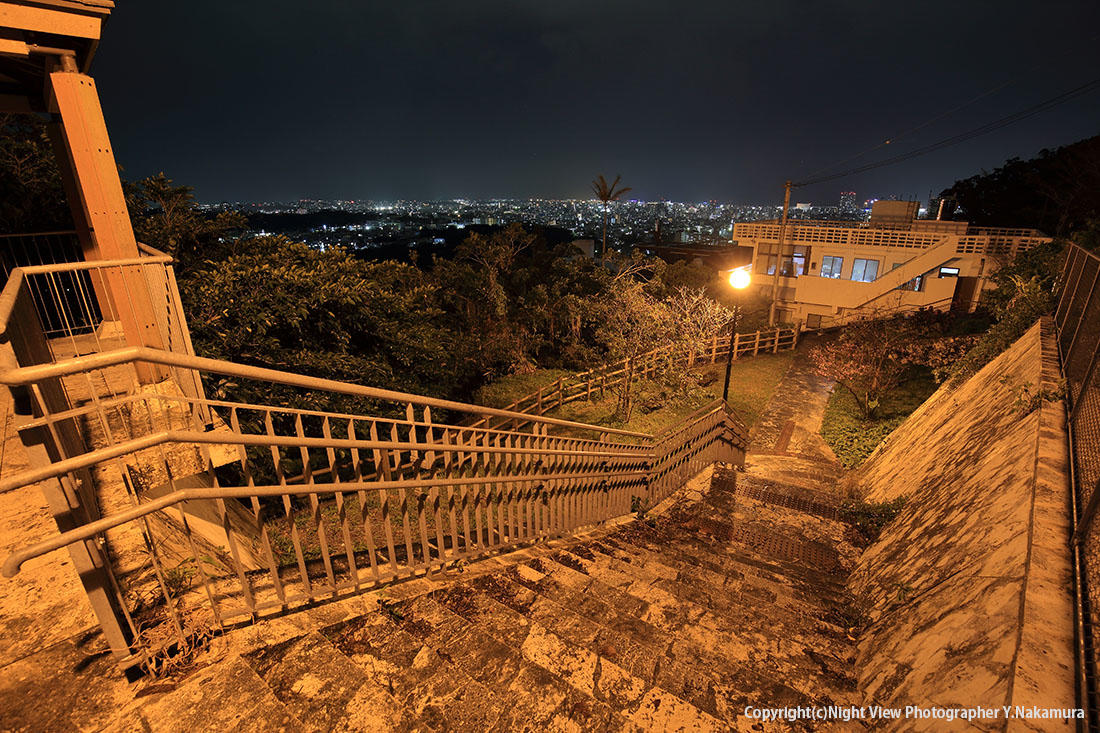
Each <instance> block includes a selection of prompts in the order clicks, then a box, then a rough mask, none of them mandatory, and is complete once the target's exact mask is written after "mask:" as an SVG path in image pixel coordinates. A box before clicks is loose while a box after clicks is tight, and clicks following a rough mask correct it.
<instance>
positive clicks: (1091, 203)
mask: <svg viewBox="0 0 1100 733" xmlns="http://www.w3.org/2000/svg"><path fill="white" fill-rule="evenodd" d="M940 197H941V198H944V199H947V200H949V201H953V202H954V203H955V204H957V205H958V207H959V208H960V209H961V211H959V212H958V214H957V216H956V218H959V219H965V220H967V221H969V222H971V223H973V224H978V225H981V226H1006V227H1034V228H1036V229H1039V230H1040V231H1044V232H1047V233H1048V234H1053V235H1058V236H1066V235H1068V234H1069V233H1070V232H1074V231H1078V230H1081V229H1085V228H1087V227H1089V226H1090V222H1095V221H1097V220H1100V135H1098V136H1095V137H1091V138H1088V139H1086V140H1081V141H1079V142H1076V143H1073V144H1072V145H1066V146H1064V147H1061V148H1057V149H1055V150H1043V151H1041V152H1040V153H1039V155H1038V156H1036V157H1034V158H1031V159H1030V160H1020V159H1019V158H1013V159H1011V160H1009V161H1007V162H1006V163H1005V164H1004V165H1002V166H1001V167H999V168H996V169H994V170H993V171H991V172H983V173H981V174H980V175H976V176H972V177H970V178H967V179H964V180H961V181H956V182H955V184H954V185H953V186H951V187H950V188H948V189H946V190H944V191H943V192H942V193H940Z"/></svg>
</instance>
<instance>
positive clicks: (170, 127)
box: [92, 0, 1100, 204]
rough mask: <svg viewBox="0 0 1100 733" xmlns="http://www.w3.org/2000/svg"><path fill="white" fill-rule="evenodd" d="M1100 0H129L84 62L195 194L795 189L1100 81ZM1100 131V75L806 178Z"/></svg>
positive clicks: (909, 180)
mask: <svg viewBox="0 0 1100 733" xmlns="http://www.w3.org/2000/svg"><path fill="white" fill-rule="evenodd" d="M1098 28H1100V3H1098V2H1096V0H1061V1H1060V0H1043V1H1042V2H1036V0H996V1H995V2H970V1H967V0H957V1H956V2H943V3H941V2H915V3H883V2H870V1H868V2H854V1H850V2H827V1H825V0H806V1H802V2H798V1H795V0H752V1H751V2H749V1H746V0H722V1H720V2H716V1H707V2H703V1H696V2H650V1H647V0H633V1H631V2H623V1H620V0H583V1H581V0H553V1H546V2H533V1H528V0H463V1H462V2H455V1H454V0H386V1H385V2H382V1H380V0H369V2H359V1H356V0H310V2H293V3H291V2H284V1H283V0H265V1H264V2H245V1H244V0H240V1H237V0H232V1H227V0H219V1H217V2H213V1H211V0H190V1H189V2H186V3H176V2H162V1H160V0H144V1H142V2H138V1H136V0H118V2H117V7H116V8H115V11H114V13H113V15H112V17H111V19H110V20H109V22H108V24H107V27H106V30H105V33H104V38H103V42H102V44H101V45H100V50H99V52H98V55H97V57H96V60H95V62H94V64H93V67H92V74H93V75H94V76H95V77H96V80H97V83H98V86H99V90H100V94H101V97H102V100H103V105H104V110H105V113H106V116H107V123H108V128H109V129H110V131H111V135H112V139H113V142H114V147H115V151H116V156H117V158H118V160H119V163H120V164H121V165H122V166H123V168H124V175H125V176H126V177H128V178H139V177H142V176H145V175H148V174H151V173H155V172H157V171H161V170H163V171H164V172H165V173H167V174H168V175H169V176H170V177H171V178H173V179H175V180H176V181H177V182H180V183H187V184H189V185H192V186H195V188H196V195H197V197H198V198H199V200H200V201H220V200H234V201H260V200H291V199H297V198H303V197H306V198H343V199H378V200H390V199H397V198H412V199H436V198H454V197H465V198H490V197H515V198H527V197H548V198H571V197H578V198H588V197H589V196H590V194H589V181H591V180H592V178H593V177H595V175H596V174H597V173H605V174H607V175H608V176H609V177H611V176H614V175H615V174H617V173H621V174H622V176H623V179H624V182H625V183H626V184H627V185H630V186H633V188H634V191H633V193H631V194H630V197H631V198H633V197H637V198H641V199H666V198H667V199H672V200H680V201H695V200H704V199H716V200H719V201H734V202H739V203H779V202H780V201H781V199H782V182H783V180H785V179H786V178H788V177H789V178H793V179H795V180H799V179H802V178H805V177H806V176H808V175H809V174H811V173H814V172H815V171H816V170H818V169H820V168H823V167H826V166H831V165H833V164H834V163H837V162H839V161H841V160H844V159H846V158H849V157H851V156H853V155H855V154H857V153H860V152H861V151H864V150H866V149H868V148H871V147H873V146H875V145H876V144H878V143H880V142H882V141H883V140H884V139H886V138H888V137H890V136H893V135H896V134H898V133H900V132H903V131H905V130H908V129H911V128H913V127H916V126H918V125H920V124H921V123H924V122H926V121H928V120H929V119H930V118H933V117H935V116H937V115H939V114H941V113H943V112H946V111H948V110H950V109H951V108H954V107H956V106H958V105H960V104H964V103H966V102H968V101H970V100H972V99H973V98H974V97H977V96H978V95H980V94H982V93H983V92H987V91H989V90H990V89H992V88H994V87H997V86H998V85H1001V84H1003V83H1005V82H1009V84H1008V86H1006V87H1004V88H1003V89H1000V90H999V91H997V92H995V93H993V94H991V95H989V96H986V97H984V98H982V99H981V100H979V101H978V102H976V103H974V104H972V105H971V106H969V107H967V108H965V109H964V110H962V111H959V112H957V113H954V114H952V115H950V116H949V117H947V118H946V119H943V120H940V121H938V122H936V123H934V124H932V125H929V126H928V127H926V128H924V129H922V130H921V131H920V132H918V133H915V134H913V135H911V136H908V137H903V138H901V139H899V140H898V141H897V142H896V143H894V144H891V145H890V146H887V147H886V148H885V149H883V150H879V151H877V152H874V153H869V154H867V155H865V156H863V157H860V158H857V159H856V160H855V161H852V163H851V165H856V164H859V163H866V162H872V161H874V160H877V159H879V158H882V157H887V156H890V155H895V154H898V153H901V152H905V151H907V150H910V149H912V148H915V147H918V146H920V145H924V144H928V143H931V142H934V141H937V140H939V139H941V138H945V137H948V136H951V135H954V134H958V133H961V132H965V131H967V130H970V129H972V128H974V127H977V126H979V125H982V124H985V123H987V122H991V121H993V120H995V119H997V118H999V117H1002V116H1004V115H1007V114H1011V113H1014V112H1016V111H1019V110H1021V109H1023V108H1025V107H1028V106H1030V105H1032V104H1035V103H1037V102H1040V101H1043V100H1045V99H1047V98H1049V97H1052V96H1054V95H1056V94H1059V93H1061V92H1063V91H1066V90H1069V89H1071V88H1073V87H1076V86H1079V85H1081V84H1084V83H1086V82H1088V81H1090V80H1091V79H1093V78H1094V77H1096V76H1100V35H1098V34H1097V29H1098ZM1098 133H1100V90H1097V89H1094V90H1093V91H1092V92H1091V93H1089V94H1086V95H1084V96H1082V97H1079V98H1077V99H1075V100H1072V101H1070V102H1068V103H1066V104H1064V105H1061V106H1059V107H1056V108H1054V109H1053V110H1051V111H1048V112H1044V113H1042V114H1040V115H1038V116H1035V117H1032V118H1030V119H1028V120H1025V121H1023V122H1020V123H1017V124H1015V125H1012V126H1009V127H1007V128H1005V129H1003V130H1000V131H998V132H995V133H992V134H990V135H987V136H984V137H980V138H978V139H976V140H972V141H970V142H967V143H963V144H962V145H959V146H956V147H951V148H947V149H946V150H942V151H939V152H936V153H933V154H930V155H928V156H925V157H922V158H919V159H916V160H913V161H910V162H906V163H903V164H901V165H897V166H893V167H887V168H883V169H880V170H876V171H872V172H868V173H864V174H860V175H858V176H855V177H852V178H848V179H845V180H840V181H833V182H829V183H824V184H820V185H818V186H813V187H809V188H805V189H801V190H799V191H797V192H796V193H795V195H794V198H795V199H796V200H797V201H810V202H816V203H824V204H832V203H835V202H836V200H837V197H838V193H839V192H840V191H841V190H855V191H856V192H857V194H858V195H859V197H860V199H861V200H862V199H863V198H869V197H872V196H879V197H885V196H891V195H896V196H899V197H911V196H916V197H918V198H921V199H925V198H927V196H928V193H929V190H930V189H931V190H934V191H936V192H938V191H939V190H941V189H942V188H945V187H946V186H949V185H950V184H951V183H952V182H954V180H955V179H957V178H960V177H965V176H969V175H972V174H974V173H977V172H979V171H980V170H981V169H983V168H985V169H990V168H993V167H995V166H997V165H999V164H1000V163H1001V162H1003V161H1004V160H1005V159H1006V158H1009V157H1012V156H1020V157H1030V156H1032V155H1034V154H1036V153H1037V152H1038V151H1039V150H1040V149H1042V148H1044V147H1057V146H1059V145H1064V144H1067V143H1070V142H1074V141H1076V140H1079V139H1081V138H1084V137H1088V136H1091V135H1095V134H1098Z"/></svg>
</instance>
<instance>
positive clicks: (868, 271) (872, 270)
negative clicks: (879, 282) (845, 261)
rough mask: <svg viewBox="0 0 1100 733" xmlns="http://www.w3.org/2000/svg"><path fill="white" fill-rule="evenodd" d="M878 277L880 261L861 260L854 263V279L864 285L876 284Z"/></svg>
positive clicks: (857, 259) (858, 259)
mask: <svg viewBox="0 0 1100 733" xmlns="http://www.w3.org/2000/svg"><path fill="white" fill-rule="evenodd" d="M877 277H878V260H861V259H860V258H858V257H857V258H856V261H855V262H854V263H852V279H853V280H856V281H858V282H862V283H869V282H874V280H875V278H877Z"/></svg>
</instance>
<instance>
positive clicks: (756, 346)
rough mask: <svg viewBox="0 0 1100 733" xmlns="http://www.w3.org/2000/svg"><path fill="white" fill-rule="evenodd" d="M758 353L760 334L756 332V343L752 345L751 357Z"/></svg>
mask: <svg viewBox="0 0 1100 733" xmlns="http://www.w3.org/2000/svg"><path fill="white" fill-rule="evenodd" d="M759 353H760V332H759V331H757V332H756V341H755V342H754V343H753V345H752V355H753V356H756V355H757V354H759Z"/></svg>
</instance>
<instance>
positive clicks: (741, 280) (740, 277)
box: [722, 264, 752, 405]
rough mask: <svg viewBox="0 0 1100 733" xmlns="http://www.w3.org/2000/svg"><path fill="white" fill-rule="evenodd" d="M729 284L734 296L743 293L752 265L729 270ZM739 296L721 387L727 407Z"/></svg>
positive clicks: (749, 283)
mask: <svg viewBox="0 0 1100 733" xmlns="http://www.w3.org/2000/svg"><path fill="white" fill-rule="evenodd" d="M729 284H730V287H731V288H733V292H734V293H735V294H738V293H742V292H744V291H745V290H746V289H747V288H748V287H749V285H751V284H752V265H751V264H750V265H745V266H744V267H735V268H734V269H732V270H730V274H729ZM743 297H744V296H741V295H739V296H738V298H737V300H736V301H735V302H734V304H733V326H732V327H731V328H730V342H729V347H728V348H727V349H726V384H725V386H724V387H722V401H723V402H725V403H726V404H727V405H728V404H729V399H730V372H731V371H732V370H733V350H734V345H735V344H736V343H737V324H738V322H739V321H740V320H741V299H742V298H743Z"/></svg>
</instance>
